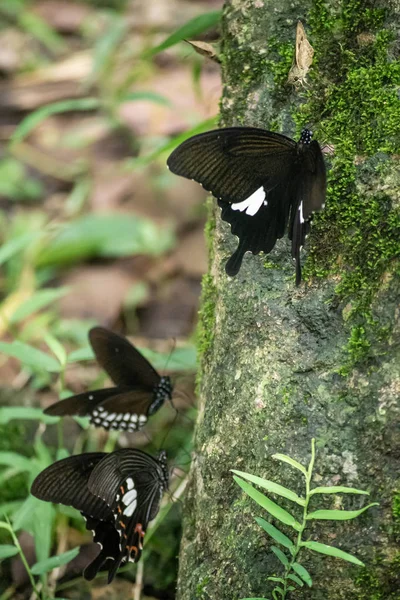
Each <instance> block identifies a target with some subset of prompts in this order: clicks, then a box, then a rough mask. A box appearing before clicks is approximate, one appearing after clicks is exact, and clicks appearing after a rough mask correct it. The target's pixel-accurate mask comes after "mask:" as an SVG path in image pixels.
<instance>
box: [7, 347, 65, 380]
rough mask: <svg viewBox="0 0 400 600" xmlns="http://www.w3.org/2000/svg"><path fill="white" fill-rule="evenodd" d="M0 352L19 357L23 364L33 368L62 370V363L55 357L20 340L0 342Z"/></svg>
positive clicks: (51, 370)
mask: <svg viewBox="0 0 400 600" xmlns="http://www.w3.org/2000/svg"><path fill="white" fill-rule="evenodd" d="M0 352H3V353H4V354H6V355H7V356H12V357H14V358H17V359H18V360H20V361H21V362H22V364H23V365H25V366H27V367H31V368H32V369H37V370H40V371H50V373H59V372H60V370H61V365H60V363H59V362H58V361H57V360H56V359H55V358H53V357H52V356H49V355H48V354H45V353H44V352H42V351H41V350H38V349H37V348H33V346H29V345H28V344H23V343H22V342H19V341H18V340H15V341H13V342H0Z"/></svg>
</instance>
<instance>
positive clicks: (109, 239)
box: [37, 213, 175, 267]
mask: <svg viewBox="0 0 400 600" xmlns="http://www.w3.org/2000/svg"><path fill="white" fill-rule="evenodd" d="M174 243H175V238H174V235H173V233H172V230H171V228H170V227H169V226H159V225H156V224H155V223H154V222H153V221H152V220H151V219H148V218H146V217H139V216H137V215H129V214H125V215H124V214H117V213H110V214H89V215H85V216H83V217H81V218H80V219H76V220H74V221H73V222H71V223H68V224H66V225H65V226H64V228H63V229H61V231H59V232H58V234H57V235H56V236H55V237H54V238H53V239H52V240H50V241H49V243H48V244H47V246H46V248H44V249H43V250H42V251H41V252H40V254H39V256H38V258H37V266H39V267H47V266H57V265H67V264H71V263H73V262H76V261H81V260H83V259H89V258H95V257H120V256H131V255H134V254H148V255H151V256H159V255H161V254H163V253H164V252H166V251H167V250H170V249H171V248H172V247H173V245H174Z"/></svg>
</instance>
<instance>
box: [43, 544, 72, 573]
mask: <svg viewBox="0 0 400 600" xmlns="http://www.w3.org/2000/svg"><path fill="white" fill-rule="evenodd" d="M78 554H79V548H73V550H68V552H64V553H63V554H59V555H58V556H51V557H50V558H48V559H47V560H42V561H40V562H37V563H36V564H34V565H33V566H32V568H31V571H32V573H33V575H42V574H43V573H47V572H48V571H52V570H53V569H56V568H57V567H62V566H63V565H66V564H67V563H69V562H70V561H71V560H72V559H73V558H75V556H78Z"/></svg>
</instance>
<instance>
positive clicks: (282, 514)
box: [233, 475, 301, 531]
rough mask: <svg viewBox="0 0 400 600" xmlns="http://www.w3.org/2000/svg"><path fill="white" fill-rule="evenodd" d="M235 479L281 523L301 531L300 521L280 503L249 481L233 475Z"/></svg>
mask: <svg viewBox="0 0 400 600" xmlns="http://www.w3.org/2000/svg"><path fill="white" fill-rule="evenodd" d="M233 479H234V480H235V481H236V483H237V484H238V485H239V486H240V487H241V488H242V490H243V491H244V492H246V494H247V495H248V496H250V498H252V499H253V500H255V501H256V502H257V504H259V505H260V506H262V508H265V510H266V511H268V512H269V514H270V515H272V516H273V517H274V518H275V519H278V521H281V523H284V524H285V525H290V527H293V529H295V530H296V531H300V529H301V525H300V523H298V522H297V521H296V519H295V518H294V517H293V516H292V515H291V514H290V513H289V512H287V511H286V510H284V509H283V508H281V507H280V506H279V505H278V504H276V503H275V502H273V501H272V500H270V499H269V498H267V497H266V496H264V494H261V492H259V491H258V490H256V489H255V488H254V487H253V486H252V485H250V484H249V483H246V482H245V481H243V479H240V478H239V477H236V475H235V476H234V477H233Z"/></svg>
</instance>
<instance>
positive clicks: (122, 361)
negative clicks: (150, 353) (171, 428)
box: [44, 327, 172, 432]
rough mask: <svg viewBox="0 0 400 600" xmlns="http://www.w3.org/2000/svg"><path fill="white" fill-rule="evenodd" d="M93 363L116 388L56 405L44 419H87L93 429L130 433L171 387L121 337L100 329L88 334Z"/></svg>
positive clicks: (160, 401)
mask: <svg viewBox="0 0 400 600" xmlns="http://www.w3.org/2000/svg"><path fill="white" fill-rule="evenodd" d="M89 341H90V344H91V346H92V348H93V351H94V353H95V356H96V359H97V362H98V363H99V365H100V366H101V367H102V368H103V369H104V370H105V371H106V372H107V373H108V375H109V376H110V378H111V379H112V380H113V382H114V383H115V385H116V387H113V388H106V389H103V390H93V391H90V392H85V393H83V394H77V395H76V396H70V397H69V398H65V399H64V400H61V401H60V402H56V403H55V404H53V405H52V406H49V407H48V408H46V410H45V411H44V412H45V413H46V414H47V415H53V416H65V415H79V416H89V417H90V422H91V424H92V425H94V426H95V427H103V428H104V429H107V430H119V431H127V432H134V431H136V430H138V429H141V428H142V427H143V426H144V425H145V424H146V422H147V419H148V418H149V417H150V416H151V415H153V414H154V413H155V412H156V411H157V410H158V409H159V408H160V407H161V406H162V404H163V403H164V401H165V400H166V399H169V400H171V398H172V383H171V379H170V378H169V377H168V376H162V377H161V376H160V375H159V374H158V373H157V371H156V370H155V369H154V368H153V367H152V366H151V364H150V363H149V361H148V360H146V359H145V358H144V356H142V354H140V352H139V351H138V350H137V349H136V348H135V347H134V346H133V345H132V344H131V343H130V342H129V341H128V340H127V339H126V338H124V337H122V336H120V335H117V334H116V333H113V332H112V331H109V330H108V329H105V328H103V327H94V328H93V329H91V330H90V331H89Z"/></svg>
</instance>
